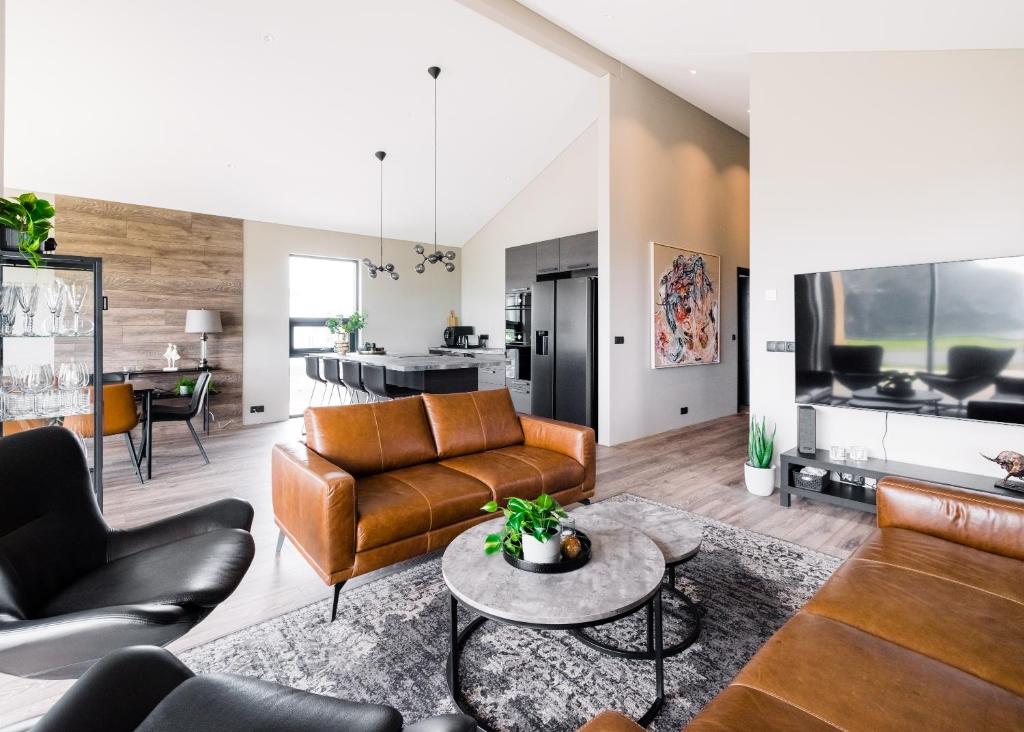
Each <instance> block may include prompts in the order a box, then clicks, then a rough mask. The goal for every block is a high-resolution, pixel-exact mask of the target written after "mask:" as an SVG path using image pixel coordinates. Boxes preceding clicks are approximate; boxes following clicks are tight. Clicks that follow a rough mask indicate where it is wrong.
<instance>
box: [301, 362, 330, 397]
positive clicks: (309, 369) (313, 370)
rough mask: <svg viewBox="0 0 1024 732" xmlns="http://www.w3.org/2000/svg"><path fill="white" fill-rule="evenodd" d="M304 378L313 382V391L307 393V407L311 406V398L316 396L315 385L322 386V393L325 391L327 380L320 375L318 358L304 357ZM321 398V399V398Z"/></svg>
mask: <svg viewBox="0 0 1024 732" xmlns="http://www.w3.org/2000/svg"><path fill="white" fill-rule="evenodd" d="M305 358H306V376H308V377H309V378H311V379H312V380H313V390H312V391H311V392H309V405H310V406H313V397H314V396H315V395H316V385H317V384H323V386H324V391H325V392H326V391H327V380H326V379H324V377H323V376H321V375H320V357H319V356H306V357H305ZM321 398H322V397H321Z"/></svg>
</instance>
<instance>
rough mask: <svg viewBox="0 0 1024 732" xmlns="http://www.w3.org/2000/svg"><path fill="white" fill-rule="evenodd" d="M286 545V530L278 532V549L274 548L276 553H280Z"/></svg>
mask: <svg viewBox="0 0 1024 732" xmlns="http://www.w3.org/2000/svg"><path fill="white" fill-rule="evenodd" d="M283 547H284V532H283V531H278V532H277V549H275V550H274V554H280V553H281V549H282V548H283Z"/></svg>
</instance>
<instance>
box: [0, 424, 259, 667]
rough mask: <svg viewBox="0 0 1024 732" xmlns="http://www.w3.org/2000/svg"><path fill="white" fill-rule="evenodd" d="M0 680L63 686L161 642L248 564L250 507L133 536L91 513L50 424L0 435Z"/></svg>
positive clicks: (209, 606) (224, 509)
mask: <svg viewBox="0 0 1024 732" xmlns="http://www.w3.org/2000/svg"><path fill="white" fill-rule="evenodd" d="M0 506H2V510H0V672H3V673H7V674H12V675H16V676H31V677H38V678H52V679H59V678H74V677H76V676H79V675H80V674H81V673H82V672H83V671H85V670H86V669H87V668H88V667H89V666H90V665H91V664H93V663H94V662H95V661H96V660H97V659H99V658H102V657H103V656H105V655H106V654H107V653H109V652H111V651H113V650H116V649H118V648H122V647H124V646H130V645H139V644H152V645H164V644H166V643H169V642H170V641H172V640H174V639H175V638H178V637H179V636H182V635H184V634H185V633H186V632H188V630H189V629H191V628H192V627H193V626H194V625H196V623H198V622H199V621H200V620H202V619H203V618H204V617H206V616H207V615H208V614H209V613H210V612H211V611H212V610H213V608H214V607H216V606H217V605H218V604H219V603H220V602H222V601H223V600H224V599H225V598H227V597H228V596H229V595H230V594H231V593H232V592H234V590H235V588H236V587H237V586H238V583H239V582H240V581H241V579H242V577H243V576H244V575H245V572H246V570H248V568H249V564H250V563H251V562H252V558H253V553H254V550H255V548H254V544H253V540H252V536H251V535H250V534H249V528H250V526H251V525H252V515H253V512H252V506H250V505H249V504H248V503H246V502H245V501H241V500H238V499H233V498H231V499H225V500H222V501H217V502H215V503H212V504H209V505H207V506H203V507H201V508H197V509H194V510H192V511H188V512H186V513H183V514H180V515H178V516H173V517H171V518H167V519H164V520H161V521H156V522H154V523H151V524H148V525H145V526H141V527H138V528H135V529H129V530H119V529H112V528H111V527H110V526H108V525H107V523H106V521H104V519H103V516H102V515H101V514H100V511H99V509H98V507H97V506H96V501H95V498H94V497H93V493H92V486H91V482H90V478H89V469H88V466H87V464H86V460H85V454H84V453H83V452H82V448H81V446H80V445H79V443H78V441H77V440H76V439H75V437H74V435H73V434H72V433H71V432H69V431H68V430H66V429H64V428H62V427H44V428H41V429H35V430H29V431H26V432H22V433H19V434H15V435H12V436H10V437H5V438H3V439H0Z"/></svg>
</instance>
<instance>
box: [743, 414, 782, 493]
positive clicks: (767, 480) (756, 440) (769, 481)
mask: <svg viewBox="0 0 1024 732" xmlns="http://www.w3.org/2000/svg"><path fill="white" fill-rule="evenodd" d="M775 429H776V428H774V427H773V428H772V433H771V435H769V434H768V427H767V426H766V424H765V418H764V417H762V418H761V421H760V423H758V421H757V418H756V417H753V416H751V418H750V437H749V439H748V440H747V462H746V464H745V465H744V466H743V478H744V481H745V482H746V484H747V490H748V491H750V492H751V493H753V494H754V495H755V496H770V495H771V494H772V492H773V491H774V490H775V466H774V465H773V464H772V458H773V457H774V455H775Z"/></svg>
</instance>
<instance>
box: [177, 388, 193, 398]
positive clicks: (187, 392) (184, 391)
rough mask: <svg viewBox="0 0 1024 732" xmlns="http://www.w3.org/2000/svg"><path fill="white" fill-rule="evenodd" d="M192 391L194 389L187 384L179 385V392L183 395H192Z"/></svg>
mask: <svg viewBox="0 0 1024 732" xmlns="http://www.w3.org/2000/svg"><path fill="white" fill-rule="evenodd" d="M191 393H192V390H191V389H189V388H188V387H187V386H179V387H178V394H180V395H181V396H190V395H191Z"/></svg>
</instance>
